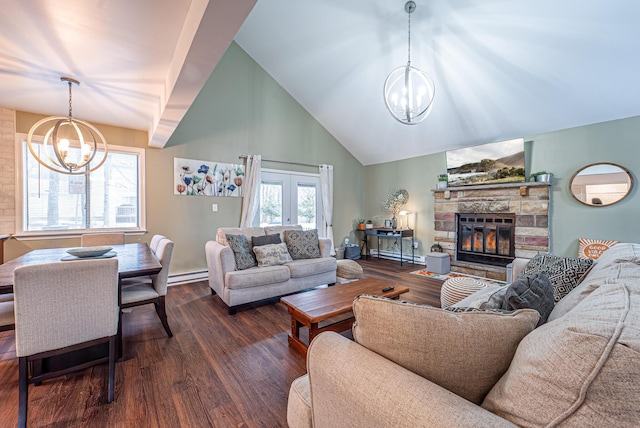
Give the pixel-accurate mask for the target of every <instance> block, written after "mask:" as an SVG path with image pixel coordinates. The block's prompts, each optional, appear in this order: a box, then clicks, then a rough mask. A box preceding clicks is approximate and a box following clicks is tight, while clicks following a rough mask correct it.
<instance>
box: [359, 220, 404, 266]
mask: <svg viewBox="0 0 640 428" xmlns="http://www.w3.org/2000/svg"><path fill="white" fill-rule="evenodd" d="M364 234H365V235H364V240H363V243H364V247H365V248H366V251H365V254H366V255H367V257H368V258H369V257H371V251H370V250H369V248H370V247H369V237H370V236H373V237H376V238H378V258H380V238H382V239H385V238H386V239H390V238H393V239H400V266H402V262H403V257H404V254H403V253H402V238H411V263H415V261H414V260H415V248H414V246H413V242H414V237H413V229H392V228H390V227H374V228H373V229H365V230H364Z"/></svg>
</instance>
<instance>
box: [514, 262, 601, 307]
mask: <svg viewBox="0 0 640 428" xmlns="http://www.w3.org/2000/svg"><path fill="white" fill-rule="evenodd" d="M592 265H593V260H592V259H579V258H577V257H558V256H554V255H553V254H546V253H539V254H537V255H536V256H535V257H534V258H532V259H531V260H530V261H529V262H528V263H527V265H526V266H525V267H524V269H522V272H521V273H520V275H519V276H518V278H528V277H531V276H533V275H536V274H538V273H539V272H543V271H544V272H546V273H547V276H548V277H549V282H550V283H551V285H552V286H553V299H554V301H556V302H558V301H560V299H562V298H563V297H564V296H566V295H567V294H569V292H570V291H571V290H573V289H574V288H576V287H577V286H578V284H580V279H581V278H582V277H583V276H584V274H586V273H587V271H588V270H589V268H590V267H591V266H592Z"/></svg>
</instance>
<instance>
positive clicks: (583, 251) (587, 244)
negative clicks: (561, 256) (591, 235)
mask: <svg viewBox="0 0 640 428" xmlns="http://www.w3.org/2000/svg"><path fill="white" fill-rule="evenodd" d="M616 244H619V242H618V241H607V240H602V239H586V238H579V239H578V258H580V259H593V260H597V259H598V258H599V257H600V256H601V255H602V253H604V252H605V251H607V250H608V249H609V248H611V247H613V246H614V245H616Z"/></svg>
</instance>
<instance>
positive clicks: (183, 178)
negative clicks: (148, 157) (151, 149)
mask: <svg viewBox="0 0 640 428" xmlns="http://www.w3.org/2000/svg"><path fill="white" fill-rule="evenodd" d="M243 182H244V165H237V164H231V163H221V162H215V161H203V160H193V159H182V158H173V194H174V195H185V196H235V197H239V196H242V184H243Z"/></svg>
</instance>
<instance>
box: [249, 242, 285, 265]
mask: <svg viewBox="0 0 640 428" xmlns="http://www.w3.org/2000/svg"><path fill="white" fill-rule="evenodd" d="M253 252H254V253H255V254H256V259H257V260H258V267H266V266H278V265H283V264H285V263H289V262H290V261H292V259H291V255H290V254H289V251H288V250H287V246H286V245H285V244H284V243H280V244H267V245H260V246H257V247H253Z"/></svg>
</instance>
